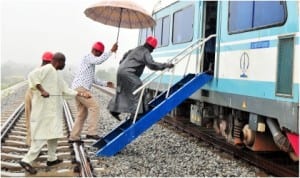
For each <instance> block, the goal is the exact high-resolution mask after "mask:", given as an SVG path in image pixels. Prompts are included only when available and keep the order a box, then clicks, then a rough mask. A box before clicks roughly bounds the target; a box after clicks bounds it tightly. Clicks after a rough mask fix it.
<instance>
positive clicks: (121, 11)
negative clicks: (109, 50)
mask: <svg viewBox="0 0 300 178" xmlns="http://www.w3.org/2000/svg"><path fill="white" fill-rule="evenodd" d="M122 13H123V8H121V10H120V18H119V19H120V21H119V27H118V34H117V42H118V40H119V34H120V26H121V21H122Z"/></svg>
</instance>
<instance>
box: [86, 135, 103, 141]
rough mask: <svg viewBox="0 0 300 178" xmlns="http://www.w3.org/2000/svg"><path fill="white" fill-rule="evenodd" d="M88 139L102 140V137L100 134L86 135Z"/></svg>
mask: <svg viewBox="0 0 300 178" xmlns="http://www.w3.org/2000/svg"><path fill="white" fill-rule="evenodd" d="M86 138H87V139H94V140H100V139H101V138H102V137H100V136H98V135H86Z"/></svg>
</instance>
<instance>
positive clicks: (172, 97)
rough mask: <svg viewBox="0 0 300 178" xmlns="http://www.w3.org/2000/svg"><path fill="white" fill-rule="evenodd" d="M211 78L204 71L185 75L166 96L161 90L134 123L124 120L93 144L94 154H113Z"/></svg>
mask: <svg viewBox="0 0 300 178" xmlns="http://www.w3.org/2000/svg"><path fill="white" fill-rule="evenodd" d="M212 78H213V77H212V76H211V75H208V74H205V73H202V74H189V75H187V76H185V77H184V78H183V79H182V80H180V81H179V82H177V83H176V84H175V85H174V86H173V87H171V89H170V93H169V97H168V98H166V99H165V95H166V92H163V93H162V94H161V95H159V96H158V97H157V98H156V99H154V100H153V101H151V102H150V103H149V104H150V105H152V107H153V108H152V109H151V110H150V111H148V112H147V113H146V114H145V115H143V116H142V117H141V118H139V119H138V120H137V121H136V122H135V124H132V120H126V121H124V122H122V123H121V124H120V125H119V126H118V127H117V128H115V129H113V130H112V131H111V132H110V133H108V134H107V135H106V136H104V138H102V139H100V140H98V141H97V142H96V143H95V144H93V146H94V147H97V148H98V149H99V150H98V151H97V153H96V155H97V156H113V155H115V154H116V153H118V152H119V151H120V150H122V149H123V148H124V147H125V146H126V145H127V144H129V143H130V142H131V141H133V140H134V139H136V138H137V137H138V136H139V135H141V134H142V133H143V132H144V131H146V130H147V129H149V128H150V127H151V126H152V125H153V124H155V123H157V122H158V121H159V120H161V119H162V118H163V117H164V116H165V115H166V114H168V113H169V112H170V111H171V110H172V109H174V108H175V107H177V106H178V105H179V104H180V103H182V102H183V101H184V100H185V99H187V98H188V97H189V96H190V95H192V94H193V93H194V92H196V91H197V90H198V89H200V88H201V87H202V86H204V85H205V84H206V83H208V82H209V81H210V80H212Z"/></svg>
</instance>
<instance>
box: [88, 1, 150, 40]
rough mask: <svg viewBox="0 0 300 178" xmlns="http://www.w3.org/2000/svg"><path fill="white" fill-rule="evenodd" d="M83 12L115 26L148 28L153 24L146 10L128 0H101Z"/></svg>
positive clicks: (96, 19)
mask: <svg viewBox="0 0 300 178" xmlns="http://www.w3.org/2000/svg"><path fill="white" fill-rule="evenodd" d="M84 13H85V15H86V16H87V17H89V18H91V19H93V20H95V21H97V22H100V23H103V24H106V25H111V26H115V27H123V28H148V27H152V26H154V25H155V20H154V19H153V18H152V17H151V16H150V15H149V14H148V13H147V11H146V10H145V9H143V8H142V7H140V6H139V5H137V4H136V3H134V2H133V1H130V0H103V1H101V2H99V3H97V4H95V5H92V6H91V7H89V8H87V9H85V11H84ZM118 36H119V31H118Z"/></svg>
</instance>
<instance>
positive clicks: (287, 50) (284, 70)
mask: <svg viewBox="0 0 300 178" xmlns="http://www.w3.org/2000/svg"><path fill="white" fill-rule="evenodd" d="M294 43H295V40H294V36H283V37H280V38H279V44H278V62H277V82H276V95H277V96H284V97H292V91H293V58H294Z"/></svg>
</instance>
